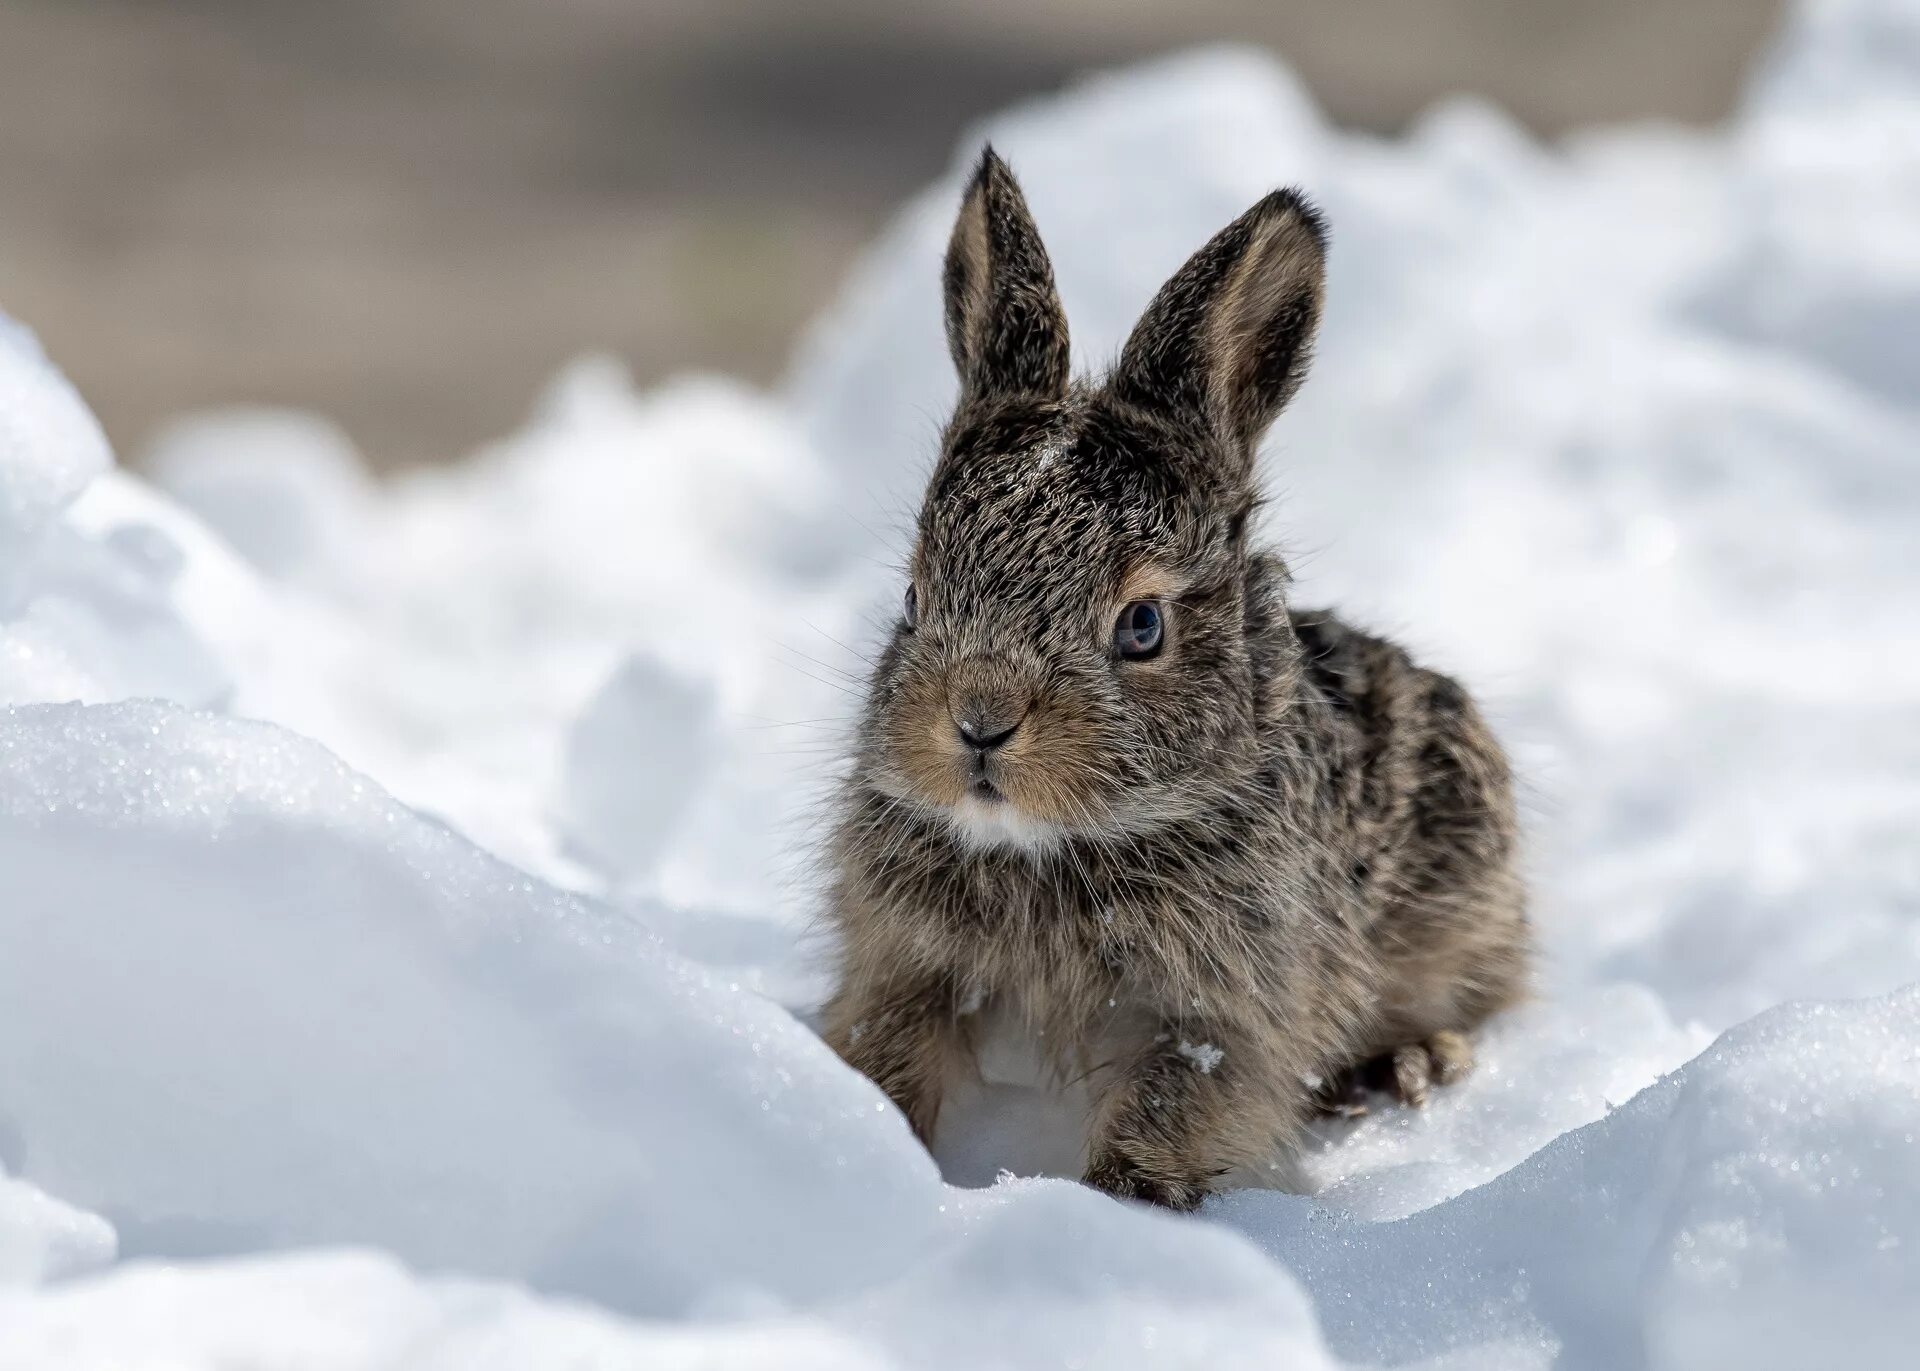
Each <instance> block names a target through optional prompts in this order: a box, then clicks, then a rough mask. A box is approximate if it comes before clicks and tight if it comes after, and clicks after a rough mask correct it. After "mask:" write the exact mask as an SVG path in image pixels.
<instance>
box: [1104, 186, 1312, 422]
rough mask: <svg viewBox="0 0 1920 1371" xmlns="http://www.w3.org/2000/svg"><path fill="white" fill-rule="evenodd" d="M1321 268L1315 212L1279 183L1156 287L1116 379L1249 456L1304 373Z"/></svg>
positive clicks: (1124, 392) (1137, 398) (1118, 388)
mask: <svg viewBox="0 0 1920 1371" xmlns="http://www.w3.org/2000/svg"><path fill="white" fill-rule="evenodd" d="M1325 275H1326V226H1325V224H1324V223H1323V221H1322V220H1321V218H1320V214H1319V212H1318V211H1317V210H1315V209H1314V207H1313V206H1312V205H1310V204H1309V203H1307V200H1306V198H1305V197H1304V196H1302V195H1301V194H1300V193H1299V192H1298V191H1293V190H1279V191H1275V192H1274V193H1273V194H1271V195H1269V196H1268V197H1267V198H1266V199H1264V200H1262V201H1261V202H1260V203H1259V204H1257V205H1255V206H1254V207H1253V208H1252V209H1250V210H1248V211H1247V212H1246V213H1245V214H1243V215H1241V216H1240V217H1239V218H1238V219H1236V220H1234V221H1233V222H1232V223H1231V224H1229V225H1227V227H1226V228H1224V229H1222V230H1221V231H1220V232H1219V234H1217V235H1216V236H1215V237H1214V239H1213V241H1212V242H1210V243H1208V244H1207V245H1206V246H1205V247H1203V248H1201V249H1200V251H1198V252H1196V253H1195V254H1194V255H1193V256H1192V257H1190V258H1189V259H1187V264H1186V265H1185V266H1183V267H1181V268H1180V270H1179V271H1178V272H1176V273H1175V274H1174V277H1173V279H1172V280H1171V281H1168V282H1167V284H1166V285H1164V286H1162V287H1161V288H1160V293H1159V294H1158V295H1156V296H1155V297H1154V298H1153V303H1152V304H1151V305H1149V306H1147V312H1146V314H1145V315H1143V316H1142V317H1141V319H1140V322H1139V324H1137V325H1136V326H1135V327H1134V330H1133V336H1132V337H1131V338H1129V339H1127V345H1126V347H1125V349H1124V350H1122V352H1121V354H1120V362H1119V365H1117V366H1116V367H1115V368H1114V370H1113V375H1112V376H1111V377H1110V378H1109V380H1108V382H1107V386H1108V389H1109V390H1110V391H1111V393H1112V394H1114V395H1115V396H1117V397H1119V398H1120V399H1123V400H1126V401H1128V402H1130V403H1132V404H1137V405H1140V406H1142V407H1144V408H1148V409H1153V410H1158V411H1161V412H1166V413H1171V414H1172V415H1173V416H1174V417H1176V418H1178V419H1181V420H1184V421H1187V422H1192V423H1198V424H1204V425H1207V426H1209V427H1210V428H1212V429H1213V430H1214V431H1215V432H1217V433H1218V434H1219V435H1220V436H1221V437H1223V438H1226V439H1227V440H1229V441H1230V442H1232V443H1234V444H1236V445H1237V446H1244V447H1245V449H1246V450H1247V452H1248V453H1249V455H1250V454H1251V449H1252V445H1253V444H1254V443H1255V442H1257V441H1258V440H1259V438H1260V435H1261V434H1262V433H1264V432H1266V429H1267V425H1269V424H1271V423H1272V422H1273V420H1274V418H1275V416H1277V415H1278V414H1279V413H1280V411H1281V409H1282V408H1284V407H1285V405H1286V403H1287V401H1288V400H1290V399H1292V398H1293V393H1294V391H1296V390H1298V389H1299V388H1300V382H1301V380H1302V379H1304V378H1305V376H1306V372H1307V363H1308V360H1309V358H1310V357H1311V354H1312V351H1313V335H1314V331H1315V329H1316V328H1318V326H1319V323H1320V293H1321V286H1322V283H1323V281H1324V279H1325Z"/></svg>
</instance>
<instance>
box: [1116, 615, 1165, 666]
mask: <svg viewBox="0 0 1920 1371" xmlns="http://www.w3.org/2000/svg"><path fill="white" fill-rule="evenodd" d="M1165 634H1166V625H1165V620H1164V618H1163V616H1162V615H1161V613H1160V606H1159V605H1156V604H1155V603H1154V602H1153V601H1151V600H1135V601H1134V602H1133V603H1132V604H1130V605H1128V606H1127V607H1126V608H1125V609H1123V610H1121V611H1120V617H1119V618H1118V619H1116V620H1115V621H1114V625H1113V650H1114V651H1115V652H1117V653H1119V654H1120V655H1121V656H1122V657H1127V658H1131V659H1132V660H1134V661H1140V660H1142V659H1143V658H1147V657H1151V656H1153V655H1154V654H1155V653H1157V652H1159V651H1160V640H1161V638H1163V637H1164V636H1165Z"/></svg>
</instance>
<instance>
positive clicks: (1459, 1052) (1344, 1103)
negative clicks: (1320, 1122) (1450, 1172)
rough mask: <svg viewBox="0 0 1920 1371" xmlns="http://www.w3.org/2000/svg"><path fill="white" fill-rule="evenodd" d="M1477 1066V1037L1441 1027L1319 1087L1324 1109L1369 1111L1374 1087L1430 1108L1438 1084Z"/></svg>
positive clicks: (1354, 1113) (1348, 1115) (1348, 1113)
mask: <svg viewBox="0 0 1920 1371" xmlns="http://www.w3.org/2000/svg"><path fill="white" fill-rule="evenodd" d="M1471 1070H1473V1041H1472V1039H1470V1038H1468V1037H1467V1036H1466V1034H1464V1033H1455V1032H1454V1031H1452V1030H1451V1029H1445V1028H1443V1029H1441V1030H1440V1031H1439V1032H1438V1033H1435V1034H1434V1035H1433V1036H1432V1037H1430V1038H1428V1039H1426V1040H1425V1041H1424V1042H1417V1043H1408V1044H1406V1045H1405V1046H1404V1047H1396V1048H1394V1049H1393V1051H1391V1052H1383V1053H1381V1054H1380V1055H1379V1056H1377V1057H1374V1058H1372V1059H1371V1060H1369V1061H1364V1062H1361V1063H1360V1064H1359V1065H1357V1066H1353V1067H1349V1068H1348V1069H1347V1070H1345V1071H1342V1072H1340V1073H1339V1074H1338V1075H1337V1076H1334V1077H1333V1078H1332V1079H1331V1080H1329V1081H1327V1082H1326V1084H1325V1085H1323V1086H1321V1087H1320V1089H1319V1090H1318V1091H1316V1092H1315V1094H1314V1097H1313V1100H1314V1105H1315V1106H1316V1107H1317V1108H1318V1109H1319V1110H1320V1112H1321V1113H1323V1114H1331V1115H1333V1116H1335V1117H1336V1118H1344V1119H1353V1118H1358V1117H1360V1116H1361V1115H1362V1114H1365V1113H1366V1112H1367V1098H1368V1094H1369V1092H1372V1091H1376V1090H1377V1091H1381V1092H1383V1093H1385V1094H1389V1095H1392V1096H1394V1097H1395V1098H1396V1099H1398V1100H1399V1101H1400V1102H1401V1103H1402V1104H1410V1105H1412V1106H1413V1107H1414V1108H1415V1109H1422V1108H1425V1106H1426V1103H1427V1095H1428V1093H1429V1092H1430V1091H1431V1090H1432V1088H1433V1087H1434V1086H1436V1085H1452V1084H1453V1083H1454V1082H1455V1081H1457V1080H1459V1079H1460V1078H1461V1077H1463V1076H1465V1075H1466V1074H1467V1073H1468V1072H1469V1071H1471Z"/></svg>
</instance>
